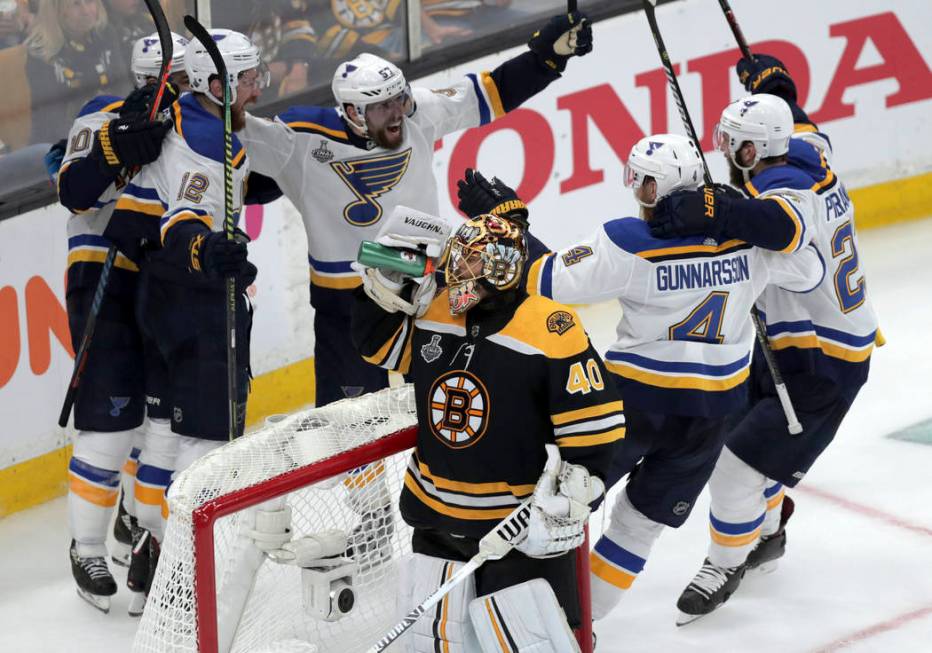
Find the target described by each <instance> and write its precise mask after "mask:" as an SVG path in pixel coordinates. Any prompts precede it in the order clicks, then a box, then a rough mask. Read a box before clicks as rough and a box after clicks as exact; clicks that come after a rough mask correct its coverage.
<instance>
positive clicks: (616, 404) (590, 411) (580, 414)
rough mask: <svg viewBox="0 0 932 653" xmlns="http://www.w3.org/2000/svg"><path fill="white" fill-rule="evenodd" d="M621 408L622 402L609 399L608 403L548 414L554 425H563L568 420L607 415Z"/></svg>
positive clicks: (567, 422)
mask: <svg viewBox="0 0 932 653" xmlns="http://www.w3.org/2000/svg"><path fill="white" fill-rule="evenodd" d="M623 409H624V402H621V401H610V402H608V403H604V404H599V405H597V406H589V407H587V408H577V409H576V410H568V411H566V412H565V413H556V414H555V415H551V416H550V421H551V422H553V425H554V426H563V425H564V424H569V423H570V422H578V421H580V420H584V419H592V418H594V417H601V416H602V415H608V414H609V413H614V412H618V411H620V410H623Z"/></svg>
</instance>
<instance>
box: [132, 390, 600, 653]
mask: <svg viewBox="0 0 932 653" xmlns="http://www.w3.org/2000/svg"><path fill="white" fill-rule="evenodd" d="M416 423H417V419H416V414H415V405H414V394H413V390H412V388H411V386H409V385H406V386H402V387H398V388H390V389H386V390H382V391H380V392H376V393H372V394H368V395H364V396H362V397H358V398H353V399H346V400H343V401H339V402H337V403H334V404H329V405H327V406H324V407H321V408H312V409H309V410H305V411H301V412H298V413H294V414H292V415H288V416H286V417H284V418H280V419H279V420H277V421H274V422H273V421H272V420H269V421H268V422H267V424H266V425H265V426H264V427H263V428H261V429H259V430H258V431H256V432H254V433H252V434H249V435H246V436H244V437H242V438H240V439H238V440H236V441H234V442H231V443H230V444H228V445H225V446H223V447H221V448H219V449H217V450H215V451H213V452H211V453H209V454H208V455H206V456H204V457H203V458H202V459H200V460H198V461H197V462H195V463H194V464H193V465H192V466H191V467H190V468H188V469H187V470H186V471H185V472H184V473H182V474H180V475H179V477H178V478H177V479H176V480H175V482H174V483H173V484H172V486H171V489H170V491H169V496H168V504H169V510H170V517H169V520H168V526H167V528H166V531H165V538H164V542H163V543H162V550H161V558H160V560H159V565H158V570H157V572H156V575H155V579H154V581H153V585H152V589H151V591H150V593H149V599H148V603H147V605H146V609H145V613H144V614H143V617H142V620H141V622H140V625H139V630H138V631H137V634H136V639H135V642H134V646H133V650H134V651H137V652H181V651H200V652H202V653H228V652H247V651H248V652H249V653H272V652H275V653H285V652H288V653H292V652H294V653H299V652H300V653H329V652H340V653H353V652H355V651H365V650H367V649H368V647H369V646H371V645H372V644H373V643H374V642H376V641H377V640H379V639H380V638H381V637H382V636H383V635H384V634H385V633H386V632H387V631H388V629H390V628H391V627H392V626H393V625H394V624H395V623H396V622H397V620H398V619H399V618H400V617H401V616H402V615H403V614H404V613H405V612H406V611H407V609H408V608H409V607H410V606H407V605H397V602H398V598H399V596H401V595H402V594H403V592H402V587H401V574H402V569H403V567H404V565H405V563H406V560H407V557H408V556H409V555H410V552H411V529H410V528H409V527H408V526H407V525H406V524H405V523H404V521H403V520H402V519H401V515H400V513H399V512H398V497H399V495H400V493H401V488H402V485H403V480H404V474H405V469H406V467H407V463H408V458H409V456H410V449H411V448H412V447H413V446H414V444H415V440H416ZM282 505H287V506H288V507H290V509H291V513H292V516H291V531H292V532H291V537H292V540H293V541H297V540H300V539H301V538H306V537H309V536H313V535H316V534H319V533H323V532H326V531H333V530H334V529H336V530H337V531H340V532H342V533H343V534H345V537H346V547H345V549H344V550H343V551H342V554H343V555H342V556H340V558H341V559H342V558H346V560H345V562H347V563H349V567H348V568H349V569H350V570H351V573H348V574H347V576H348V577H350V578H351V580H348V579H346V578H332V579H329V580H331V581H332V583H333V584H331V585H330V587H334V588H336V589H339V588H341V587H345V585H346V584H351V585H352V594H353V595H354V601H353V602H352V608H351V609H350V610H349V611H348V612H347V613H346V614H345V615H344V616H342V618H338V619H336V620H331V621H328V620H325V618H324V615H323V614H322V613H321V594H320V592H319V589H320V583H321V579H322V578H324V579H325V580H326V579H327V578H328V577H326V576H322V575H321V574H320V573H318V574H317V575H316V576H311V575H308V574H312V573H313V572H312V571H309V570H302V569H301V568H300V567H298V566H295V565H293V564H282V563H279V562H278V561H276V560H275V559H274V558H273V557H270V556H268V555H266V554H265V553H263V552H262V551H260V550H259V549H258V548H257V547H256V545H255V542H254V540H253V539H252V538H251V537H250V536H249V535H248V532H249V531H250V530H251V529H252V528H253V526H254V524H255V519H256V511H257V510H262V509H268V508H269V507H272V508H273V509H274V508H281V507H282ZM341 548H342V545H341ZM346 568H347V567H342V568H341V569H346ZM577 568H578V570H579V571H580V572H582V573H580V574H579V576H580V581H581V582H580V596H582V597H585V605H584V606H583V614H584V615H586V616H587V615H589V614H590V612H589V609H588V608H589V605H588V597H589V587H588V580H589V578H588V546H586V545H584V546H583V547H580V550H579V553H578V555H577ZM317 571H320V570H317ZM331 575H333V574H331ZM339 575H340V574H339V573H338V574H336V576H339ZM313 579H316V584H315V583H314V582H312V580H313ZM324 587H325V588H326V587H327V585H326V584H325V585H324ZM315 589H316V590H318V591H317V593H316V595H315V599H314V600H312V599H311V596H310V595H311V593H313V592H314V590H315ZM326 595H327V593H326V592H324V596H325V597H326ZM338 595H339V593H336V594H334V595H333V596H335V597H336V596H338ZM419 598H420V597H415V602H416V601H417V600H419ZM323 603H324V604H325V605H324V608H323V612H326V611H327V607H326V604H327V603H328V602H327V601H326V599H325V600H324V601H323ZM333 603H334V612H339V609H338V608H337V601H334V602H333ZM342 607H343V608H344V609H345V608H346V607H347V605H346V604H344V605H343V606H342ZM331 618H333V617H331ZM424 618H425V619H429V618H431V617H430V616H429V615H425V617H424ZM584 619H585V617H584ZM590 632H591V631H589V629H586V633H585V634H583V633H580V640H581V641H583V642H586V643H588V642H591V634H590ZM587 640H588V642H587ZM397 646H398V647H399V651H401V650H403V649H404V645H403V644H402V643H399V644H397ZM583 650H584V651H587V650H591V649H590V647H589V646H584V647H583Z"/></svg>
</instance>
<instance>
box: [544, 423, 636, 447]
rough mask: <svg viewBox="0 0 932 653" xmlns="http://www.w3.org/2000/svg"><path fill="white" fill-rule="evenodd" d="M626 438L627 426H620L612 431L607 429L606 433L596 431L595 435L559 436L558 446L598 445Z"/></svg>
mask: <svg viewBox="0 0 932 653" xmlns="http://www.w3.org/2000/svg"><path fill="white" fill-rule="evenodd" d="M624 439H625V427H624V426H619V427H618V428H616V429H612V430H611V431H606V432H605V433H596V434H595V435H576V436H572V435H568V436H565V437H562V438H557V446H559V447H561V448H563V449H569V448H572V447H597V446H599V445H602V444H611V443H612V442H617V441H618V440H624Z"/></svg>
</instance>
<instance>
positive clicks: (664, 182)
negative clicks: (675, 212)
mask: <svg viewBox="0 0 932 653" xmlns="http://www.w3.org/2000/svg"><path fill="white" fill-rule="evenodd" d="M702 171H703V168H702V157H701V156H699V150H698V149H697V148H696V145H695V143H693V142H692V140H691V139H689V138H687V137H686V136H680V135H679V134H654V135H653V136H645V137H644V138H642V139H641V140H639V141H638V142H637V143H635V144H634V147H632V148H631V154H630V155H628V162H627V163H625V186H627V187H628V188H632V189H634V190H637V189H638V188H640V187H641V185H642V184H643V183H644V180H645V178H647V177H651V178H653V180H654V181H655V182H656V183H657V196H656V198H655V199H654V201H653V202H652V203H650V204H648V203H646V202H643V201H641V200H640V199H638V203H639V204H640V205H641V206H646V207H652V206H656V204H657V202H659V201H660V200H661V199H662V198H664V197H666V196H667V195H669V194H670V193H672V192H673V191H676V190H684V189H685V190H691V189H693V188H697V187H698V186H699V185H700V184H701V183H702Z"/></svg>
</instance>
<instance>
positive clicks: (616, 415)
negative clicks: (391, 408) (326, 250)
mask: <svg viewBox="0 0 932 653" xmlns="http://www.w3.org/2000/svg"><path fill="white" fill-rule="evenodd" d="M414 222H419V224H420V225H423V224H425V222H426V221H410V220H409V221H408V224H405V223H404V221H389V223H388V224H386V225H385V226H384V227H383V230H382V235H381V237H380V240H382V242H384V243H386V244H396V245H397V244H398V243H399V242H406V243H412V244H421V245H424V246H426V248H427V254H428V255H429V256H433V255H435V253H436V251H437V250H438V249H439V248H440V247H441V246H442V244H443V243H444V242H445V241H446V239H445V238H444V237H443V236H438V235H437V233H436V231H437V230H436V229H432V228H430V226H429V225H428V227H427V228H424V227H422V226H418V225H414V224H412V223H414ZM438 222H439V220H438ZM524 227H525V225H524V224H519V223H517V222H513V221H511V220H508V219H506V218H503V217H499V216H495V215H480V216H477V217H475V218H473V219H471V220H469V221H467V222H466V223H464V224H462V225H461V226H460V227H459V229H457V230H456V232H455V234H454V235H453V236H452V238H450V239H449V242H448V244H447V245H446V255H445V256H444V259H445V261H446V263H445V268H444V270H445V275H446V283H447V287H446V288H444V289H443V290H440V291H439V292H437V290H436V283H435V280H434V278H433V276H431V275H428V276H425V277H422V278H420V279H410V278H406V277H402V276H400V275H398V274H397V273H392V272H386V271H384V270H381V269H376V268H365V269H363V270H362V273H363V280H364V281H363V291H364V292H362V291H358V292H357V294H356V300H355V306H354V311H353V327H352V335H353V340H354V342H355V344H356V345H357V347H358V349H359V351H360V353H361V354H362V355H363V357H364V358H365V359H366V360H368V361H370V362H372V363H375V364H377V365H380V366H382V367H385V368H388V369H392V370H397V371H400V372H403V373H406V374H409V375H410V378H411V379H412V381H413V383H414V389H415V397H416V402H417V413H418V440H417V447H416V450H415V452H414V453H413V454H412V456H411V460H410V463H409V465H408V470H407V474H406V476H405V480H404V489H403V491H402V494H401V514H402V516H403V517H404V519H405V521H406V522H407V523H408V524H410V525H411V526H413V528H414V535H413V541H412V545H413V550H414V554H415V555H414V558H413V561H412V563H411V564H412V568H411V570H410V571H411V572H412V573H410V574H409V578H410V582H409V583H407V584H405V591H406V592H408V593H409V598H410V601H409V607H413V605H414V604H416V603H417V602H419V601H420V600H421V599H423V598H424V597H426V596H427V595H428V594H430V593H431V592H432V591H433V590H434V589H436V588H437V587H438V586H439V585H440V584H442V583H443V582H444V580H446V579H447V578H449V576H450V575H451V574H452V573H454V572H455V571H456V568H457V567H458V566H460V565H461V564H462V563H463V562H464V561H466V560H468V559H469V558H470V557H472V556H473V555H474V554H475V553H476V552H477V547H478V542H479V539H480V538H482V537H483V536H484V535H486V533H488V532H489V531H490V530H492V528H494V527H495V526H496V525H497V524H498V523H499V522H500V521H501V520H502V519H504V518H505V517H507V516H508V515H509V514H510V513H511V512H512V511H513V510H514V509H515V508H516V507H517V506H518V505H519V504H520V503H521V502H523V501H524V500H525V499H527V498H528V497H531V496H532V495H533V500H532V505H533V507H532V517H531V522H530V528H529V534H528V536H527V538H526V539H525V540H524V541H523V542H522V543H521V544H519V545H518V546H517V550H514V551H512V552H511V553H509V554H508V555H506V556H505V557H503V558H501V559H500V560H496V561H492V562H488V563H486V564H485V565H483V566H482V567H480V568H479V570H478V571H477V572H476V573H475V574H474V576H473V578H471V579H470V580H469V581H467V582H464V583H462V584H461V585H459V586H458V587H457V588H456V589H454V590H453V591H452V592H451V593H450V594H448V595H447V596H446V598H445V599H444V602H443V603H442V604H441V605H440V606H439V609H440V610H442V614H443V615H444V618H443V627H442V628H434V627H433V626H432V624H431V622H430V621H429V620H426V619H425V620H422V621H421V622H418V623H417V624H416V625H415V626H414V627H413V633H414V634H413V636H412V642H413V648H414V650H416V651H434V650H441V649H442V650H446V648H445V647H446V646H450V647H451V650H469V651H472V650H483V651H492V650H495V651H498V650H501V649H500V644H499V642H500V641H502V640H501V638H502V637H504V638H505V639H506V640H509V641H510V642H511V645H512V649H513V650H525V648H526V647H530V646H534V645H535V644H537V645H539V643H541V642H549V643H550V644H549V646H550V647H551V648H549V649H547V650H558V651H570V650H577V649H576V642H575V640H574V639H573V636H572V634H571V633H570V630H569V627H568V626H570V627H576V626H578V625H579V624H580V611H579V598H580V597H579V596H578V593H577V585H576V575H575V556H574V555H573V553H572V550H573V549H574V548H576V547H578V546H579V545H580V544H581V543H582V542H583V541H584V526H585V524H586V520H587V518H588V516H589V511H590V504H591V503H592V502H593V501H595V500H597V499H598V498H599V497H601V496H602V494H603V491H604V482H603V479H604V477H605V474H606V472H607V471H608V468H609V465H610V464H611V460H612V457H613V454H614V451H615V448H616V447H617V446H618V445H619V444H620V442H621V441H622V439H623V438H624V433H625V420H624V415H623V413H622V402H621V400H620V398H619V396H618V394H617V392H616V390H615V389H614V387H613V386H612V385H611V382H610V381H608V380H607V379H606V373H605V368H604V365H603V363H602V361H601V359H600V358H599V356H598V354H597V353H596V352H595V350H594V349H593V348H592V345H591V344H590V342H589V338H588V336H587V335H586V332H585V331H584V329H583V327H582V324H581V323H580V320H579V317H578V316H577V315H576V313H575V312H574V311H573V310H572V309H570V308H568V307H566V306H563V305H561V304H558V303H557V302H554V301H552V300H550V299H547V298H545V297H540V296H533V297H531V296H528V295H527V293H526V292H525V290H524V284H523V283H522V279H523V276H524V272H523V270H524V263H525V261H526V257H527V246H526V239H525V233H524ZM418 230H422V231H423V233H421V234H418V233H417V232H418ZM432 249H433V252H432ZM548 443H549V444H553V443H555V444H557V445H558V446H559V450H560V452H561V454H562V458H563V459H564V460H565V461H566V462H564V463H563V465H562V467H561V468H560V473H559V475H558V477H557V478H556V479H554V478H553V477H552V476H551V475H550V474H545V475H544V476H542V475H541V471H542V470H543V468H544V463H545V459H546V452H545V445H546V444H548ZM477 597H478V598H477ZM438 614H439V613H438ZM542 650H543V649H542Z"/></svg>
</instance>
